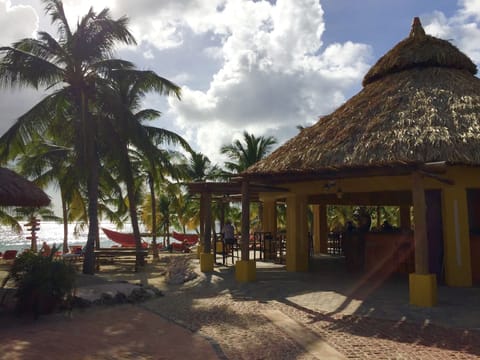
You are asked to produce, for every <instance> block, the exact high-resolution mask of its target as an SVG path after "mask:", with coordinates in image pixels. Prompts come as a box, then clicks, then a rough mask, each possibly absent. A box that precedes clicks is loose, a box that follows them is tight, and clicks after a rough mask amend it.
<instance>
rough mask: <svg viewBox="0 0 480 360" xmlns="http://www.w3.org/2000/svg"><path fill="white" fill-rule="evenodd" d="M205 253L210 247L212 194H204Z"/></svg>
mask: <svg viewBox="0 0 480 360" xmlns="http://www.w3.org/2000/svg"><path fill="white" fill-rule="evenodd" d="M204 236H205V251H204V252H205V253H206V254H210V252H211V249H212V241H211V240H212V194H211V193H206V194H205V233H204Z"/></svg>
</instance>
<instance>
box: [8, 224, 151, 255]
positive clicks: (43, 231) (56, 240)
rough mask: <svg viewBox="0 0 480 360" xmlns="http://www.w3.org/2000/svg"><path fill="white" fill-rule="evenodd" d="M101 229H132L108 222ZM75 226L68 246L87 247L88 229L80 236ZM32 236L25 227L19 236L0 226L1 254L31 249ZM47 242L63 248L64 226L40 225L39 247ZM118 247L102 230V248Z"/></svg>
mask: <svg viewBox="0 0 480 360" xmlns="http://www.w3.org/2000/svg"><path fill="white" fill-rule="evenodd" d="M99 227H100V228H101V227H105V228H107V229H111V230H115V231H121V232H131V231H132V230H131V227H130V226H126V227H124V228H123V229H117V228H116V226H115V225H113V224H111V223H108V222H101V223H100V224H99ZM73 231H74V225H73V224H71V225H69V227H68V245H82V246H83V245H85V243H86V242H87V236H88V228H85V230H84V231H83V232H81V233H80V234H78V235H74V234H73ZM29 235H30V232H29V231H27V228H26V227H24V229H23V233H21V234H17V233H15V232H13V231H12V230H11V229H10V227H7V226H0V252H4V251H5V250H19V251H22V250H23V249H29V248H30V244H31V240H29V239H27V238H26V237H27V236H29ZM144 240H145V241H147V242H148V243H150V241H151V239H148V238H144ZM157 240H159V239H157ZM44 241H45V242H46V243H47V244H49V245H50V246H53V245H57V246H60V248H62V246H63V224H59V223H56V222H49V221H42V222H41V223H40V230H39V231H37V246H38V248H40V247H41V246H42V243H43V242H44ZM113 245H116V243H114V242H113V241H111V240H110V239H108V238H107V237H106V235H105V234H104V233H103V231H102V230H100V246H101V247H111V246H113Z"/></svg>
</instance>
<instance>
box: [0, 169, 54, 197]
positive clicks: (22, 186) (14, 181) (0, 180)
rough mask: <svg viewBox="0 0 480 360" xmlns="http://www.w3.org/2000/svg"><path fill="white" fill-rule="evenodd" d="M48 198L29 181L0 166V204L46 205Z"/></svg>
mask: <svg viewBox="0 0 480 360" xmlns="http://www.w3.org/2000/svg"><path fill="white" fill-rule="evenodd" d="M48 204H50V198H49V197H48V196H47V194H45V193H44V192H43V190H42V189H40V188H39V187H37V186H36V185H35V184H34V183H32V182H31V181H29V180H27V179H25V178H24V177H22V176H20V175H18V174H17V173H15V172H13V171H12V170H9V169H5V168H0V206H46V205H48Z"/></svg>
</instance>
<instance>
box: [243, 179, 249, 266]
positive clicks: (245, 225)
mask: <svg viewBox="0 0 480 360" xmlns="http://www.w3.org/2000/svg"><path fill="white" fill-rule="evenodd" d="M249 242H250V194H249V189H248V180H243V181H242V260H249V258H250V254H249V252H250V251H249V249H248V246H249Z"/></svg>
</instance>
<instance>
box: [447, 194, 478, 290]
mask: <svg viewBox="0 0 480 360" xmlns="http://www.w3.org/2000/svg"><path fill="white" fill-rule="evenodd" d="M442 221H443V241H444V252H445V255H444V263H445V282H446V283H447V285H449V286H472V267H471V262H470V231H469V224H468V208H467V192H466V190H465V189H464V188H461V187H459V186H449V187H445V188H444V189H443V191H442Z"/></svg>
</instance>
